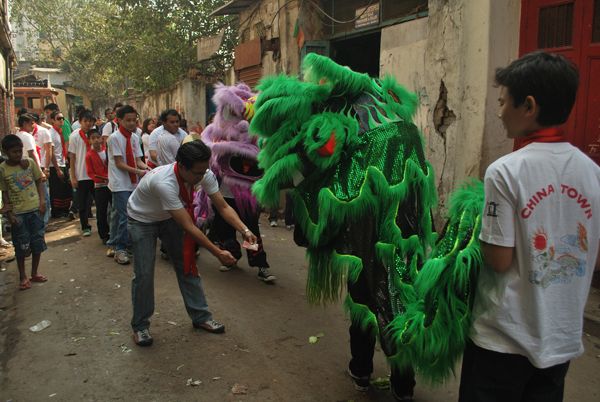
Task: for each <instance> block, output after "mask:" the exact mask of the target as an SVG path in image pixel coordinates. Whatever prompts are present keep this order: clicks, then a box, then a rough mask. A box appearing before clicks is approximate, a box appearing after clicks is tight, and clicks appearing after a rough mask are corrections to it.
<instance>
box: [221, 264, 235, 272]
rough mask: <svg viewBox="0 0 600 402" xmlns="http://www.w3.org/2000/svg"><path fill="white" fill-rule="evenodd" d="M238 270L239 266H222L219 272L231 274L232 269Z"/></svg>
mask: <svg viewBox="0 0 600 402" xmlns="http://www.w3.org/2000/svg"><path fill="white" fill-rule="evenodd" d="M234 268H237V265H235V264H233V265H221V266H220V267H219V271H221V272H229V271H231V270H232V269H234Z"/></svg>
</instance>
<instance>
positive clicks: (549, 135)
mask: <svg viewBox="0 0 600 402" xmlns="http://www.w3.org/2000/svg"><path fill="white" fill-rule="evenodd" d="M520 140H521V141H520V145H521V146H522V147H524V146H526V145H529V144H531V143H532V142H566V141H567V138H566V137H565V133H564V132H563V131H562V130H561V129H559V128H558V127H549V128H542V129H540V130H537V131H534V132H533V133H531V134H529V135H528V136H526V137H521V139H520Z"/></svg>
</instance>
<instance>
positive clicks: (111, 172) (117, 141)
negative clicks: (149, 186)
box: [108, 131, 142, 191]
mask: <svg viewBox="0 0 600 402" xmlns="http://www.w3.org/2000/svg"><path fill="white" fill-rule="evenodd" d="M130 141H131V149H132V150H133V157H134V158H141V157H142V149H141V148H140V143H139V141H140V140H139V137H138V136H137V135H135V134H133V135H132V136H131V138H130ZM126 148H127V139H126V138H125V136H124V135H123V134H121V132H120V131H115V132H114V133H112V134H111V135H110V137H109V138H108V188H109V189H110V191H133V190H134V189H135V187H136V186H137V182H136V183H132V182H131V177H130V176H129V172H127V171H125V170H121V169H119V168H118V167H117V165H116V164H115V156H121V157H122V158H123V162H125V163H127V154H126ZM138 182H139V177H138Z"/></svg>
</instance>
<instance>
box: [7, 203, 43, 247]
mask: <svg viewBox="0 0 600 402" xmlns="http://www.w3.org/2000/svg"><path fill="white" fill-rule="evenodd" d="M15 219H16V220H17V222H16V223H15V224H13V225H11V231H12V242H13V245H14V246H15V255H16V256H17V258H24V257H25V256H26V255H27V254H28V251H29V250H31V254H34V255H37V254H41V253H43V252H44V251H46V249H47V247H46V241H45V240H44V232H45V228H46V227H45V225H44V219H43V217H42V216H41V215H40V211H32V212H26V213H24V214H15Z"/></svg>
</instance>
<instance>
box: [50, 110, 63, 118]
mask: <svg viewBox="0 0 600 402" xmlns="http://www.w3.org/2000/svg"><path fill="white" fill-rule="evenodd" d="M59 114H62V112H61V111H60V110H55V111H54V112H52V113H50V118H51V119H56V116H58V115H59ZM63 117H64V116H63Z"/></svg>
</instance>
